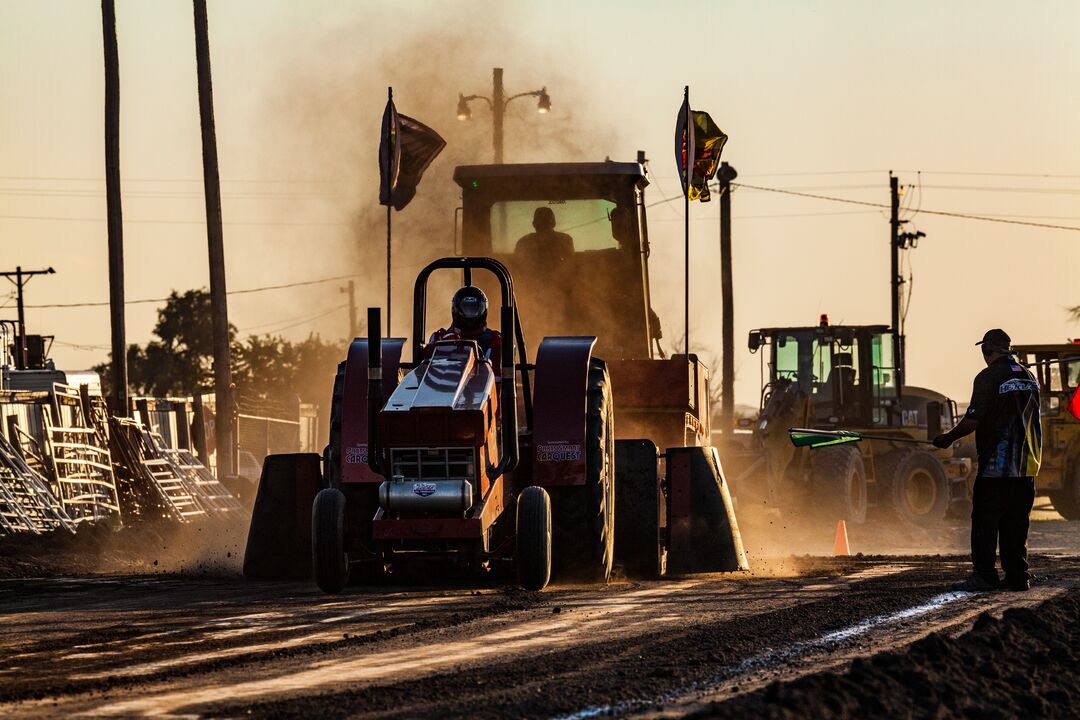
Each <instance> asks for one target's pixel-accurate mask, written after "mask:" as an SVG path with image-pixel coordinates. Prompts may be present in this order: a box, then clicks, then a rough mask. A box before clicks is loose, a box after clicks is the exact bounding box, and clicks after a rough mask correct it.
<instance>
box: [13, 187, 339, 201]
mask: <svg viewBox="0 0 1080 720" xmlns="http://www.w3.org/2000/svg"><path fill="white" fill-rule="evenodd" d="M0 195H10V196H14V197H59V198H101V197H105V191H104V190H88V189H67V188H10V187H5V188H0ZM124 197H125V198H140V199H155V200H202V199H204V195H202V194H201V193H198V192H180V191H176V190H128V191H126V192H125V193H124ZM222 197H223V198H228V199H230V200H331V199H332V200H338V199H341V198H345V197H348V196H347V195H345V194H344V193H325V192H232V193H222Z"/></svg>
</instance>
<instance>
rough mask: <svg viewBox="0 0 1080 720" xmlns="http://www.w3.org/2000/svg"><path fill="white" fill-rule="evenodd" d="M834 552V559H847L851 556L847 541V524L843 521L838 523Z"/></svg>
mask: <svg viewBox="0 0 1080 720" xmlns="http://www.w3.org/2000/svg"><path fill="white" fill-rule="evenodd" d="M832 552H833V556H834V557H847V556H848V555H850V554H851V548H850V547H849V546H848V541H847V524H846V523H844V521H843V520H841V521H840V522H838V523H836V540H835V542H833V551H832Z"/></svg>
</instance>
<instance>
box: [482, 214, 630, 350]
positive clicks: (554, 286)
mask: <svg viewBox="0 0 1080 720" xmlns="http://www.w3.org/2000/svg"><path fill="white" fill-rule="evenodd" d="M635 212H636V208H635V207H634V206H633V205H632V204H625V203H624V204H622V205H620V204H619V203H617V202H615V200H608V199H606V198H586V199H567V200H500V201H497V202H494V203H492V204H491V206H490V208H489V209H488V213H489V215H488V217H487V221H488V224H489V228H490V233H491V252H492V255H494V256H495V257H497V258H499V259H501V260H503V261H504V262H506V264H507V266H508V267H509V268H510V271H511V272H512V273H513V274H514V286H515V292H516V294H517V298H518V301H519V304H520V307H521V313H522V318H523V321H522V322H523V324H524V325H526V326H528V327H529V328H530V329H531V330H532V331H533V332H535V331H537V330H540V331H541V333H540V334H541V336H542V335H596V336H597V337H598V338H599V342H600V347H601V348H603V349H604V350H606V351H607V352H608V353H609V355H610V356H611V357H634V356H640V355H641V354H642V351H643V350H644V349H645V348H647V347H648V338H646V337H644V335H645V333H644V332H642V331H643V330H644V327H645V318H646V308H645V303H644V291H643V277H642V257H641V254H640V252H639V248H640V247H641V244H640V240H639V238H638V226H637V222H636V220H635ZM533 346H534V347H535V341H534V345H533ZM645 352H647V350H645Z"/></svg>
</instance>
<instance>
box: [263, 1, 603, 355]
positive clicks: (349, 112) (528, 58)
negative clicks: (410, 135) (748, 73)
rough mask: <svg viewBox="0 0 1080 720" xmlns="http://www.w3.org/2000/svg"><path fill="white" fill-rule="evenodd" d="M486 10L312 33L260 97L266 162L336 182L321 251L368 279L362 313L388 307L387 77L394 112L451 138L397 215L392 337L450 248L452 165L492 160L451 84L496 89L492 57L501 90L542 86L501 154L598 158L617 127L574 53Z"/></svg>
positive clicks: (487, 139)
mask: <svg viewBox="0 0 1080 720" xmlns="http://www.w3.org/2000/svg"><path fill="white" fill-rule="evenodd" d="M483 7H484V8H485V10H484V12H483V13H482V14H483V22H472V23H461V24H457V25H455V26H454V27H453V29H452V31H450V30H449V29H443V28H435V27H427V28H421V29H416V28H398V27H396V26H395V25H394V23H393V21H392V20H391V19H390V18H389V17H382V18H379V17H377V18H374V19H369V20H368V21H365V23H363V24H362V25H361V24H357V25H356V26H354V27H344V28H335V29H333V30H332V31H327V32H326V33H325V35H323V36H320V37H317V38H311V39H309V40H308V41H307V43H306V44H305V49H304V51H303V52H300V51H298V50H297V51H294V52H292V53H287V55H286V58H285V59H283V60H282V62H283V66H282V68H281V78H280V82H279V83H278V85H277V87H276V88H275V90H274V91H273V92H272V93H271V95H270V96H269V97H268V98H267V100H266V111H265V113H264V115H263V117H264V119H265V123H266V124H265V126H264V127H262V128H261V130H260V132H261V134H262V135H265V136H266V137H267V144H268V147H269V148H271V149H272V152H269V153H268V157H267V158H265V161H266V162H268V163H271V164H276V165H278V166H279V167H277V168H272V169H267V170H266V172H267V173H268V174H275V175H278V176H282V175H284V176H294V177H313V178H330V179H332V180H333V183H334V192H335V194H336V195H338V196H339V197H340V201H339V202H338V206H339V207H338V208H337V209H338V210H339V211H340V213H341V216H342V218H343V224H344V225H345V227H343V228H342V229H341V232H340V233H339V236H338V237H337V238H336V240H335V241H334V242H333V243H332V244H331V245H329V246H326V245H322V246H320V247H319V248H318V252H319V253H323V254H329V255H331V256H332V257H333V258H335V262H336V267H338V268H340V269H341V270H342V271H343V272H354V273H357V274H359V275H361V276H362V277H361V279H360V280H359V281H358V282H357V295H358V297H357V304H358V305H359V306H360V308H361V321H362V320H363V311H362V308H363V307H365V306H373V305H378V306H385V304H386V301H385V292H386V255H385V253H386V208H385V207H383V206H380V205H379V204H378V189H379V172H378V145H379V132H380V125H381V120H382V114H383V109H384V107H385V104H386V99H387V87H388V86H392V87H393V89H394V102H395V105H396V107H397V109H398V112H399V113H403V114H405V115H409V116H410V117H413V118H416V119H417V120H419V121H421V122H423V123H425V124H427V125H428V126H430V127H431V128H432V129H434V130H435V131H436V132H438V133H439V134H440V135H441V136H442V137H443V138H444V139H445V140H446V147H445V149H444V150H443V151H442V153H441V154H440V155H439V157H437V158H436V159H435V161H434V162H433V163H432V165H431V166H430V167H429V168H428V170H427V171H426V173H425V175H424V178H423V180H422V182H421V184H420V187H419V189H418V192H417V195H416V198H415V199H414V200H413V201H412V203H411V204H410V205H409V206H408V207H407V208H405V209H404V210H403V211H401V212H398V211H394V212H393V220H392V222H393V320H394V323H393V330H394V334H396V335H402V334H405V331H406V330H407V329H408V327H410V326H411V324H410V323H408V322H407V321H406V317H408V316H411V310H412V307H411V306H412V301H411V296H412V285H413V280H414V279H415V275H416V272H417V271H418V270H419V269H420V268H422V267H423V266H424V265H425V264H427V263H428V262H430V261H431V260H433V259H435V258H438V257H442V256H446V255H454V254H455V208H457V207H458V206H459V205H460V189H459V188H458V186H457V185H456V184H455V183H454V181H453V171H454V168H455V167H456V166H458V165H464V164H481V163H490V162H492V159H493V158H492V154H493V151H492V118H491V112H490V110H489V107H488V104H487V103H486V102H485V101H484V100H475V101H473V102H472V103H471V104H470V109H471V111H472V119H471V120H470V121H466V122H463V121H460V120H458V119H457V116H456V108H457V104H458V94H459V92H460V93H464V94H466V95H469V94H478V95H484V96H488V97H490V96H491V94H492V68H493V66H498V67H503V68H505V85H506V93H507V96H510V95H514V94H517V93H520V92H528V91H532V90H539V89H540V88H541V87H546V88H547V90H548V92H549V93H550V94H551V98H552V111H551V112H550V113H547V114H543V115H542V114H539V113H538V112H537V101H536V99H535V98H531V97H522V98H520V99H517V100H514V101H513V102H511V103H510V104H509V105H508V106H507V113H506V121H505V161H506V162H544V161H563V162H566V161H584V160H593V161H598V160H603V159H604V157H605V156H606V155H608V154H609V153H610V152H611V148H612V147H613V146H614V144H615V143H614V140H615V136H614V131H613V130H611V128H612V127H613V125H614V124H613V123H611V122H609V120H610V119H609V118H604V117H603V113H602V111H600V110H599V109H598V108H595V107H594V106H593V103H592V99H591V98H590V96H589V94H588V92H587V91H586V90H585V85H584V82H583V81H582V79H581V78H580V76H579V75H578V74H577V73H576V72H575V70H574V68H573V64H572V59H570V58H567V57H565V56H564V57H561V58H560V57H555V56H552V55H550V54H548V53H547V51H541V50H538V49H533V48H531V47H530V43H529V40H528V38H527V35H525V34H523V33H522V32H521V31H520V30H518V29H514V28H512V27H511V26H510V25H509V23H508V22H507V21H506V20H505V17H504V16H505V11H504V10H502V9H501V8H500V6H498V5H484V6H483ZM383 32H385V34H386V35H387V36H388V37H390V36H392V37H393V41H392V42H387V43H386V45H387V46H386V48H384V49H379V48H377V47H372V43H371V42H365V41H362V40H361V38H370V37H372V36H378V35H379V34H380V33H383ZM313 249H314V248H313ZM454 280H456V278H455V279H454ZM436 282H437V281H436ZM450 282H451V279H449V278H447V279H446V283H450ZM446 283H444V284H443V285H442V286H441V287H440V285H438V284H436V285H434V286H433V287H432V289H431V290H430V291H429V298H431V299H432V300H431V303H432V304H431V307H430V309H429V312H428V317H429V323H428V324H429V330H430V329H431V328H430V326H431V324H432V323H439V322H445V320H444V319H443V316H444V315H445V314H446V306H447V304H448V302H447V299H448V298H449V293H450V292H452V290H450V285H449V284H446ZM330 292H335V293H336V290H335V289H329V290H327V293H328V294H329V293H330ZM305 297H311V295H310V294H309V295H306V296H305ZM325 302H326V296H324V297H323V298H318V299H314V298H313V299H312V305H313V306H314V305H318V304H321V305H325ZM384 323H385V318H384Z"/></svg>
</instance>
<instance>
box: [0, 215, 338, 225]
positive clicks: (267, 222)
mask: <svg viewBox="0 0 1080 720" xmlns="http://www.w3.org/2000/svg"><path fill="white" fill-rule="evenodd" d="M0 219H3V220H45V221H54V220H57V221H61V222H93V223H103V222H105V218H95V217H57V216H54V215H0ZM132 223H137V224H146V225H205V224H206V220H129V219H128V218H124V224H125V225H129V224H132ZM222 224H223V225H256V226H280V227H351V226H350V225H349V224H348V223H338V222H288V221H273V220H232V221H229V220H226V221H225V222H224V223H222Z"/></svg>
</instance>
